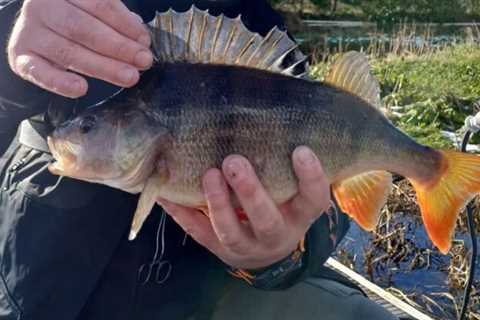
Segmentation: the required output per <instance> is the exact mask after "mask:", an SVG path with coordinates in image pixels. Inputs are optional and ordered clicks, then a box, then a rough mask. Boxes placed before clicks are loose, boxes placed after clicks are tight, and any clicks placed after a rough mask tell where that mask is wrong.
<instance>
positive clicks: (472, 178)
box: [410, 151, 480, 254]
mask: <svg viewBox="0 0 480 320" xmlns="http://www.w3.org/2000/svg"><path fill="white" fill-rule="evenodd" d="M440 152H441V154H442V157H443V160H444V161H443V166H442V170H441V171H440V172H439V176H438V177H436V179H435V181H434V182H431V181H430V182H429V183H421V182H418V181H415V180H414V179H410V181H411V183H412V185H413V187H414V189H415V192H416V194H417V200H418V204H419V206H420V211H421V212H422V218H423V221H424V224H425V228H426V230H427V233H428V235H429V237H430V239H432V241H433V243H434V244H435V245H436V246H437V247H438V249H439V250H440V251H441V252H442V253H443V254H447V253H448V251H449V250H450V247H451V240H452V237H453V234H454V230H455V223H456V221H457V217H458V215H459V213H460V211H461V210H462V209H463V208H464V207H465V206H466V204H467V203H468V202H469V201H470V200H472V198H473V197H474V196H475V195H476V194H477V193H479V192H480V157H479V156H476V155H472V154H466V153H461V152H456V151H440Z"/></svg>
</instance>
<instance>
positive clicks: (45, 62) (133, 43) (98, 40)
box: [7, 0, 153, 98]
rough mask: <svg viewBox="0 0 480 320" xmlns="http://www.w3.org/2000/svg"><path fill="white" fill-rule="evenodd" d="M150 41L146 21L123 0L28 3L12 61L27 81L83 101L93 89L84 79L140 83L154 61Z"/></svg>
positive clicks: (15, 32)
mask: <svg viewBox="0 0 480 320" xmlns="http://www.w3.org/2000/svg"><path fill="white" fill-rule="evenodd" d="M150 41H151V40H150V36H149V34H148V31H147V30H146V28H145V27H144V26H143V25H142V19H141V18H140V17H139V16H138V15H136V14H134V13H133V12H130V11H129V10H128V8H127V7H126V6H125V5H124V4H123V3H122V2H121V1H120V0H26V1H24V3H23V6H22V9H21V11H20V14H19V17H18V19H17V21H16V23H15V25H14V27H13V31H12V34H11V36H10V40H9V42H8V45H7V53H8V62H9V65H10V67H11V69H12V70H13V72H15V73H16V74H17V75H19V76H20V77H22V78H23V79H25V80H27V81H30V82H32V83H34V84H36V85H38V86H40V87H42V88H44V89H46V90H49V91H52V92H54V93H57V94H60V95H63V96H66V97H70V98H77V97H80V96H82V95H84V94H85V93H86V92H87V90H88V83H87V81H86V80H85V78H84V77H82V76H81V75H80V74H83V75H86V76H90V77H93V78H97V79H101V80H105V81H107V82H110V83H112V84H115V85H118V86H121V87H130V86H133V85H134V84H136V83H137V82H138V80H139V71H138V70H139V69H140V70H141V69H146V68H149V67H150V66H151V64H152V61H153V56H152V53H151V52H150V50H149V46H150ZM71 71H73V72H71ZM74 72H75V73H74Z"/></svg>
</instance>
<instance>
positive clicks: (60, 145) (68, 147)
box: [47, 136, 78, 175]
mask: <svg viewBox="0 0 480 320" xmlns="http://www.w3.org/2000/svg"><path fill="white" fill-rule="evenodd" d="M47 144H48V148H49V149H50V152H51V153H52V156H53V159H55V161H54V162H53V163H52V164H50V166H49V170H50V171H51V172H52V173H53V174H57V175H68V174H67V173H68V172H71V171H72V170H73V168H74V166H75V163H76V162H77V154H78V152H77V151H78V150H76V148H75V145H73V144H72V143H70V142H68V141H64V140H61V139H56V138H53V137H51V136H48V137H47Z"/></svg>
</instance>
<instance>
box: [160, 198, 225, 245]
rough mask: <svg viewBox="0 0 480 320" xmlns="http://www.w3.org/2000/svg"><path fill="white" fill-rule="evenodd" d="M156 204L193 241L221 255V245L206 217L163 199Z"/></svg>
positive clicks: (196, 211)
mask: <svg viewBox="0 0 480 320" xmlns="http://www.w3.org/2000/svg"><path fill="white" fill-rule="evenodd" d="M158 203H159V204H160V205H161V206H162V207H163V208H164V209H165V211H166V212H167V213H168V214H169V215H170V216H171V217H172V218H173V220H175V222H176V223H177V224H178V225H179V226H180V227H181V228H182V229H183V230H184V231H185V232H186V233H187V234H189V235H190V236H191V237H192V238H193V239H194V240H195V241H197V242H198V243H200V244H201V245H202V246H204V247H206V248H207V249H208V250H210V251H211V252H213V253H214V254H216V255H219V254H222V253H223V248H222V245H221V244H220V241H219V240H218V239H217V237H216V235H215V232H214V231H213V228H212V224H211V223H210V220H209V219H208V217H206V216H205V215H203V214H201V213H200V212H198V210H194V209H190V208H186V207H182V206H179V205H176V204H174V203H171V202H169V201H167V200H164V199H158Z"/></svg>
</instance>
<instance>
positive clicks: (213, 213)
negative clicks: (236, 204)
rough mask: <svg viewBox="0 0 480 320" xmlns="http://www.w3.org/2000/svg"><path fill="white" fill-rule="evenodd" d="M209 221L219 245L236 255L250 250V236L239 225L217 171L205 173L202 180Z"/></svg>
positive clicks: (225, 185)
mask: <svg viewBox="0 0 480 320" xmlns="http://www.w3.org/2000/svg"><path fill="white" fill-rule="evenodd" d="M203 190H204V193H205V197H206V199H207V204H208V209H209V214H210V220H211V222H212V225H213V229H214V231H215V233H216V235H217V237H218V239H219V240H220V243H221V244H222V245H223V246H224V247H226V248H227V249H228V250H230V251H233V252H235V253H237V254H245V253H246V252H248V250H249V248H251V243H252V235H249V234H247V232H246V230H245V229H244V228H243V226H242V225H241V223H240V220H239V219H238V217H237V214H236V213H235V210H234V208H233V207H232V203H231V200H230V195H229V190H228V186H227V184H226V182H225V180H224V178H223V175H222V173H221V172H220V170H218V169H211V170H209V171H207V173H206V174H205V176H204V178H203Z"/></svg>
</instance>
